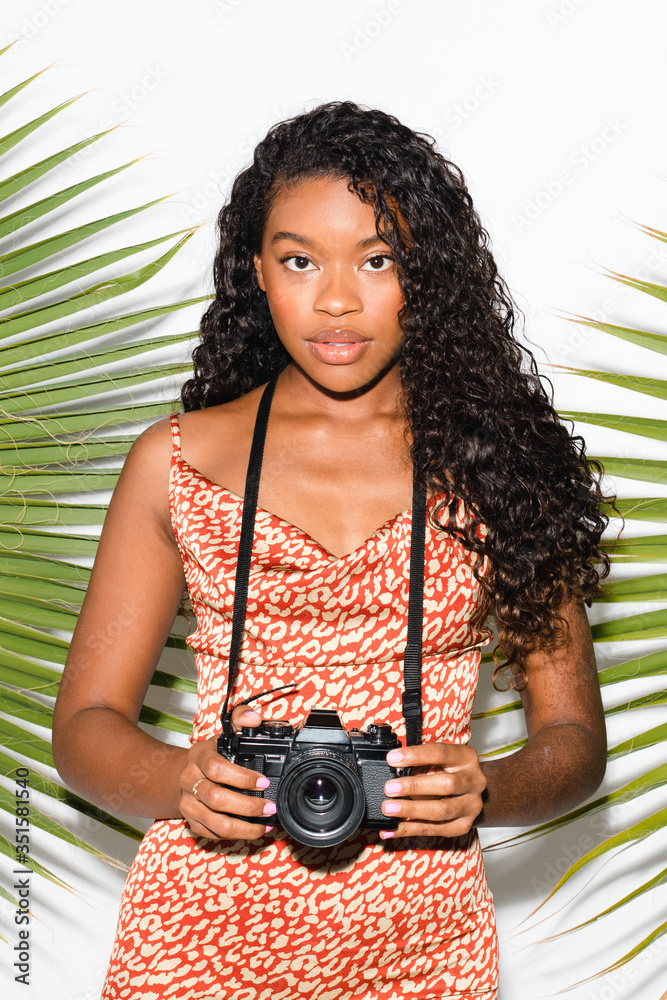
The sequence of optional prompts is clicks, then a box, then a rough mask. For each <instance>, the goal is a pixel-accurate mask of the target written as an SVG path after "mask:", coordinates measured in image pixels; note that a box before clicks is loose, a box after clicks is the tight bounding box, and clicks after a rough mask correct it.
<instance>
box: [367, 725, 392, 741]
mask: <svg viewBox="0 0 667 1000" xmlns="http://www.w3.org/2000/svg"><path fill="white" fill-rule="evenodd" d="M366 732H367V734H368V740H369V742H371V743H386V742H387V741H388V740H391V736H392V728H391V726H390V725H388V724H387V723H386V722H378V723H375V722H371V723H370V724H369V726H368V728H367V730H366Z"/></svg>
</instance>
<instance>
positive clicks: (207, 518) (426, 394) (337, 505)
mask: <svg viewBox="0 0 667 1000" xmlns="http://www.w3.org/2000/svg"><path fill="white" fill-rule="evenodd" d="M219 235H220V245H219V249H218V253H217V256H216V260H215V268H214V275H215V289H216V295H215V299H214V301H213V302H212V303H211V305H210V307H209V309H208V311H207V312H206V314H205V316H204V319H203V322H202V330H201V343H200V344H199V345H198V346H197V347H196V349H195V351H194V377H193V378H192V379H190V380H189V381H187V382H186V383H185V385H184V386H183V389H182V403H183V412H180V413H176V412H174V413H172V414H170V415H169V417H165V418H164V419H161V420H158V421H156V422H155V423H153V424H152V425H151V426H149V427H148V428H147V429H146V430H145V431H144V432H143V433H142V434H140V435H139V437H138V438H137V440H136V441H135V443H134V444H133V446H132V448H131V450H130V453H129V455H128V457H127V460H126V462H125V465H124V467H123V471H122V474H121V476H120V478H119V480H118V484H117V487H116V490H115V492H114V495H113V498H112V501H111V504H110V507H109V512H108V515H107V519H106V522H105V525H104V531H103V533H102V538H101V540H100V546H99V551H98V555H97V559H96V563H95V567H94V570H93V573H92V577H91V581H90V586H89V589H88V592H87V595H86V600H85V602H84V606H83V608H82V612H81V616H80V618H79V621H78V625H77V629H76V632H75V634H74V637H73V641H72V645H71V649H70V654H69V657H68V662H67V665H66V669H65V675H64V680H63V685H62V688H61V693H60V696H59V699H58V704H57V707H56V718H55V726H54V753H55V757H56V761H57V764H58V768H59V770H60V772H61V774H62V775H63V777H64V778H65V779H66V780H67V781H68V782H69V783H70V784H71V785H72V786H73V787H75V788H76V789H77V790H78V791H80V792H82V793H83V794H85V795H86V796H87V797H88V798H90V799H91V800H93V801H95V802H97V803H99V804H100V805H102V806H107V807H108V806H109V805H110V804H112V805H113V807H114V808H115V809H116V810H118V809H121V808H122V809H123V810H124V811H126V812H127V813H129V814H135V815H137V814H141V815H146V816H151V817H155V820H156V822H155V823H154V824H153V825H152V826H151V828H150V830H149V831H148V832H147V834H146V837H145V838H144V841H143V843H142V845H141V847H140V849H139V853H138V855H137V859H136V861H135V863H134V865H133V867H132V870H131V871H130V874H129V876H128V880H127V883H126V887H125V890H124V893H123V900H122V903H121V912H120V918H119V924H118V929H117V934H116V941H115V944H114V949H113V953H112V957H111V962H110V966H109V970H108V974H107V980H106V984H105V989H104V993H103V996H104V998H107V1000H109V998H112V997H113V998H118V997H131V998H136V997H146V998H148V997H150V998H163V997H164V998H166V997H169V998H179V1000H180V998H182V1000H185V998H198V1000H203V998H208V1000H210V998H216V1000H223V998H232V997H233V998H235V1000H260V998H261V1000H268V998H271V1000H276V998H282V997H284V998H287V997H290V998H291V997H296V996H301V995H306V996H317V997H318V998H320V1000H325V998H331V1000H333V998H339V1000H346V998H351V997H364V998H365V1000H374V998H380V997H384V998H389V997H390V998H395V997H396V998H397V997H402V996H409V997H411V998H413V1000H414V998H421V1000H427V998H432V997H450V998H458V1000H463V998H470V997H487V998H494V997H496V995H497V938H496V930H495V919H494V909H493V898H492V895H491V893H490V892H489V889H488V886H487V883H486V878H485V873H484V867H483V863H482V857H481V850H480V845H479V840H478V836H477V829H476V828H477V827H478V826H480V825H493V826H499V825H520V824H533V823H540V822H543V821H545V820H547V819H550V818H551V817H553V816H556V815H558V814H560V813H562V812H564V811H565V810H567V809H569V808H571V807H573V806H574V805H576V804H577V803H578V802H580V801H582V800H583V799H585V798H586V797H588V796H589V795H591V794H592V793H593V792H594V791H595V789H596V788H597V787H598V785H599V783H600V781H601V779H602V776H603V774H604V769H605V756H606V735H605V726H604V715H603V711H602V707H601V702H600V692H599V687H598V683H597V674H596V668H595V659H594V654H593V648H592V642H591V636H590V630H589V627H588V623H587V618H586V614H585V610H584V607H583V604H584V602H586V603H590V600H591V597H592V596H594V595H595V594H596V593H597V592H598V591H599V580H600V579H601V578H603V577H604V576H606V575H607V573H608V572H609V563H608V560H607V557H606V556H605V554H604V553H603V551H602V550H601V549H600V548H599V547H598V543H599V541H600V537H601V535H602V532H603V530H604V528H605V527H606V525H607V523H608V518H607V517H606V516H605V515H604V514H603V513H602V505H603V503H605V502H608V501H607V498H604V497H603V496H602V494H601V492H600V488H599V474H600V472H601V469H600V467H599V466H598V465H596V463H594V462H589V461H588V460H587V459H586V457H585V450H584V445H583V441H582V439H581V438H573V437H571V436H570V434H569V433H568V432H567V431H566V429H565V428H564V427H563V426H562V424H561V423H560V421H559V419H558V416H557V414H556V413H555V411H554V409H553V408H552V406H551V404H550V402H549V400H548V399H547V397H546V394H545V392H544V389H543V387H542V384H541V382H540V379H539V375H538V373H537V368H536V365H535V361H534V358H533V356H532V354H531V353H530V352H528V351H526V352H525V353H526V355H527V356H528V357H529V359H530V364H529V370H528V371H524V370H522V357H523V355H522V349H520V348H519V346H518V344H517V342H516V340H515V339H514V337H513V332H512V331H513V325H514V312H513V307H512V303H511V300H510V297H509V294H508V292H507V290H506V288H505V285H504V283H503V282H502V280H501V279H500V277H499V276H498V274H497V271H496V267H495V264H494V261H493V258H492V256H491V253H490V251H489V249H488V245H487V243H488V237H487V234H486V233H485V231H484V229H483V228H482V227H481V224H480V221H479V219H478V217H477V214H476V212H475V210H474V208H473V205H472V201H471V198H470V195H469V194H468V192H467V190H466V187H465V183H464V180H463V177H462V175H461V172H460V171H459V170H458V168H457V167H455V166H454V165H453V164H452V163H450V162H448V161H447V160H445V159H444V158H443V157H442V156H441V155H440V154H439V153H438V152H437V151H436V149H435V148H434V142H433V140H432V139H430V137H428V136H424V135H420V134H416V133H414V132H413V131H411V130H410V129H408V128H406V127H405V126H403V125H401V124H400V123H399V122H398V121H397V120H396V119H395V118H393V117H391V116H389V115H386V114H384V113H382V112H379V111H373V110H364V109H361V108H360V107H358V106H356V105H354V104H352V103H350V102H342V103H331V104H326V105H322V106H321V107H318V108H315V109H314V110H313V111H310V112H309V113H307V114H304V115H300V116H298V117H296V118H294V119H291V120H290V121H287V122H283V123H280V124H279V125H277V126H275V127H274V128H272V129H271V130H270V131H269V133H268V135H267V136H266V138H265V139H264V140H263V141H262V142H261V143H260V144H259V146H258V147H257V149H256V151H255V156H254V161H253V164H252V165H251V166H250V167H249V168H248V169H247V170H245V171H244V172H243V173H241V174H240V175H239V177H238V178H237V179H236V181H235V183H234V186H233V189H232V193H231V197H230V200H229V203H228V204H227V205H226V206H225V207H224V208H223V209H222V211H221V213H220V216H219ZM524 350H525V349H524ZM274 379H275V381H273V380H274ZM267 384H271V389H272V391H273V399H272V404H271V411H270V419H269V421H268V428H267V431H266V443H265V448H264V462H263V466H262V470H261V482H260V487H259V507H258V509H257V514H256V519H255V526H254V536H253V549H252V560H253V561H252V565H251V572H250V581H249V586H248V604H247V613H246V618H245V631H244V633H243V643H242V647H241V652H240V657H239V664H238V673H237V676H236V679H235V682H234V691H233V699H232V700H233V703H234V704H235V705H236V706H237V707H236V708H235V709H234V712H233V715H232V724H233V727H234V730H235V731H236V732H238V731H239V730H240V727H241V726H242V725H245V726H246V727H250V729H249V730H248V731H249V732H250V731H252V729H253V727H257V726H258V725H259V724H260V723H261V721H262V718H264V719H273V720H277V719H289V720H290V721H291V722H292V723H293V724H298V723H300V722H302V721H303V720H304V719H305V718H306V716H307V715H308V713H309V712H310V710H311V709H314V708H329V709H334V710H335V711H336V712H337V713H338V715H339V717H340V719H341V722H342V724H343V725H344V727H345V728H346V729H348V730H349V729H351V728H352V727H354V726H356V727H358V728H360V729H361V728H364V727H365V726H367V724H368V723H370V722H373V721H375V722H381V723H385V724H389V725H390V726H391V727H392V729H393V730H394V732H395V733H396V734H397V735H398V737H399V739H400V740H401V743H402V744H403V747H402V749H400V750H399V751H394V752H393V755H392V754H388V755H387V762H388V763H389V764H391V765H392V766H395V767H396V768H401V769H403V768H412V774H411V776H410V777H400V776H401V775H405V774H409V773H410V772H409V771H404V770H400V771H397V775H398V776H399V777H397V778H396V779H394V780H392V781H390V782H387V783H386V784H385V785H384V795H385V798H384V799H383V802H382V812H383V814H384V815H385V816H387V817H394V818H395V819H396V820H397V823H396V828H395V830H391V829H387V830H380V831H377V830H371V829H361V828H360V829H358V830H357V832H356V833H355V834H353V835H352V836H350V837H348V838H347V839H346V840H345V841H344V842H342V843H340V844H338V845H335V846H331V847H326V848H320V847H305V846H303V844H301V843H299V842H297V841H296V840H294V839H292V838H290V837H289V836H288V835H287V834H286V833H285V832H284V830H282V829H281V827H280V826H275V825H273V823H272V819H271V817H272V815H273V814H274V813H275V806H274V804H273V802H271V801H269V800H268V799H267V798H264V797H262V791H261V790H262V789H263V788H264V787H266V785H267V779H265V778H263V777H260V778H258V776H257V773H256V772H255V771H252V770H249V769H248V768H245V767H241V766H240V765H238V764H235V763H232V762H231V761H230V760H229V759H226V758H225V757H224V756H222V755H220V754H219V753H218V752H217V749H216V746H217V744H216V737H217V735H218V733H219V731H220V712H221V709H222V706H223V702H224V699H225V692H226V685H227V675H228V672H227V666H228V658H229V654H230V642H231V628H232V626H231V617H232V606H233V600H234V587H235V582H234V573H235V569H236V563H237V555H238V550H239V533H240V528H241V517H242V510H243V495H244V488H245V478H246V468H247V466H248V456H249V453H250V446H251V441H252V438H253V432H254V427H255V420H256V417H257V413H258V407H259V401H260V399H261V397H262V395H263V393H264V391H265V390H266V389H267ZM413 472H414V474H415V477H416V481H418V482H421V483H422V484H423V487H424V488H425V490H426V491H427V500H426V529H425V530H426V539H425V549H424V556H425V565H424V584H423V586H424V600H423V623H422V624H423V627H422V635H423V651H422V652H423V656H422V680H421V700H422V706H423V727H422V742H421V743H419V744H417V745H410V746H406V745H405V744H406V726H405V720H404V718H403V714H402V702H401V695H402V689H403V675H402V661H403V652H404V650H405V633H406V626H407V603H408V589H409V560H410V548H411V546H410V535H411V514H412V508H411V504H412V497H413V493H412V489H413ZM596 472H597V474H598V475H597V477H596V474H595V473H596ZM596 563H598V564H600V565H601V572H598V570H597V569H596V568H595V564H596ZM186 585H187V588H188V590H189V594H190V598H191V600H192V604H193V607H194V608H195V611H196V613H197V628H196V630H195V632H193V633H191V634H190V636H188V643H189V644H190V645H191V646H192V647H193V649H195V651H196V661H197V666H198V672H199V693H198V706H197V713H196V717H195V724H194V732H193V735H192V745H191V747H190V748H189V749H184V748H179V747H173V746H166V745H164V744H162V743H160V742H159V741H157V740H155V739H153V738H152V737H151V736H149V735H147V734H146V733H144V732H143V731H142V730H140V729H139V728H138V727H137V720H138V716H139V710H140V707H141V705H142V702H143V699H144V696H145V693H146V690H147V687H148V684H149V682H150V679H151V676H152V672H153V669H154V667H155V664H156V662H157V661H158V659H159V656H160V654H161V651H162V649H163V647H164V643H165V639H166V637H167V635H168V632H169V630H170V627H171V625H172V623H173V619H174V616H175V614H176V612H177V610H178V607H179V605H180V602H181V599H182V596H183V591H184V587H185V586H186ZM490 613H493V615H494V616H495V621H496V624H497V627H498V643H499V647H500V649H501V650H502V652H503V653H504V655H505V657H506V661H505V664H504V665H499V666H497V667H496V672H495V673H494V683H495V684H496V685H497V686H502V687H505V688H507V687H509V686H514V687H516V688H518V689H519V690H520V691H521V697H522V700H523V706H524V710H525V715H526V725H527V730H528V742H527V743H526V745H525V746H524V747H523V748H522V749H521V750H520V751H519V752H517V753H515V754H512V755H511V756H508V757H504V758H502V759H499V760H494V761H489V762H483V763H480V761H479V759H478V756H477V754H476V752H475V751H474V749H473V748H472V747H471V746H470V745H469V743H468V740H469V737H470V730H469V722H470V713H471V709H472V702H473V698H474V695H475V689H476V685H477V671H478V666H479V660H480V655H481V653H480V647H481V646H482V645H484V644H486V643H487V642H488V640H489V638H490V637H491V636H492V633H491V632H490V630H489V629H488V628H487V627H486V626H485V624H484V622H485V621H486V619H487V617H488V615H489V614H490ZM117 621H124V622H126V629H125V631H124V633H123V634H122V636H121V638H120V639H118V638H117V637H116V632H115V631H114V632H113V636H114V638H113V641H112V639H111V638H109V640H108V641H106V640H105V638H104V637H105V635H109V634H110V629H109V626H110V624H111V623H116V622H117ZM93 640H94V641H93ZM91 649H94V651H95V652H94V655H93V653H92V652H90V650H91ZM289 686H291V689H290V688H289ZM276 688H283V689H284V690H282V691H274V689H276ZM267 691H269V692H271V691H274V693H273V699H272V700H271V699H270V698H269V696H268V695H265V700H264V701H263V702H261V703H260V704H261V706H262V707H261V711H260V710H255V709H257V703H256V704H255V709H248V708H245V707H244V706H243V705H240V704H239V702H241V701H247V700H249V699H251V698H255V697H256V696H257V695H259V694H261V693H262V692H267ZM243 713H245V714H243ZM111 748H112V749H111ZM253 790H259V794H257V795H254V796H253V795H248V794H246V793H247V792H251V791H253ZM274 822H275V821H274ZM388 825H389V824H388Z"/></svg>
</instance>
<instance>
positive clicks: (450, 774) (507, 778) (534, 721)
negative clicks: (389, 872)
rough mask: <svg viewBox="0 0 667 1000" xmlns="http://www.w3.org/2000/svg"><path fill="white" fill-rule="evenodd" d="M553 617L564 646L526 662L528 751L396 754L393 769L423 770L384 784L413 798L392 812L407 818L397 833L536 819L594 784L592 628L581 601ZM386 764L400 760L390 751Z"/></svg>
mask: <svg viewBox="0 0 667 1000" xmlns="http://www.w3.org/2000/svg"><path fill="white" fill-rule="evenodd" d="M560 613H561V616H562V617H563V618H565V619H566V620H567V621H568V623H569V635H568V639H567V642H566V643H565V644H564V645H563V646H561V647H560V648H559V649H551V648H543V649H541V650H539V651H535V652H533V653H531V654H529V655H528V656H527V657H526V659H525V665H524V668H525V672H526V679H527V685H526V688H525V689H524V690H523V691H522V692H521V700H522V702H523V706H524V712H525V716H526V727H527V731H528V742H527V743H526V745H525V746H524V747H522V749H521V750H519V751H517V752H516V753H513V754H510V755H509V756H507V757H503V758H501V759H500V760H495V761H484V762H481V763H480V761H479V759H478V757H477V753H476V752H475V750H474V749H473V748H472V747H471V746H469V745H467V746H458V745H455V744H451V743H435V744H434V743H431V744H428V743H425V744H422V745H421V746H419V747H410V748H409V749H406V750H404V751H402V752H401V758H402V759H401V761H400V766H408V765H412V766H418V767H422V768H426V767H428V768H429V770H428V773H422V774H417V775H414V776H413V777H411V778H403V779H400V781H399V782H398V784H399V785H400V791H398V790H393V791H390V790H389V789H387V788H385V791H386V792H387V793H388V795H389V796H390V797H391V796H399V795H403V796H407V795H411V796H412V799H409V800H407V801H406V800H405V799H404V800H403V802H401V803H400V806H399V811H398V812H397V813H396V814H397V815H398V816H399V817H406V818H407V817H408V816H409V817H411V819H412V821H411V822H401V824H400V826H399V829H398V830H397V831H396V833H395V834H394V836H459V835H461V834H464V833H466V832H467V831H468V830H469V829H470V827H471V826H473V825H475V826H481V825H484V826H523V825H532V824H534V823H542V822H545V821H547V820H549V819H552V818H553V817H555V816H559V815H561V814H562V813H564V812H566V811H568V810H569V809H571V808H573V807H574V806H576V805H577V804H578V803H579V802H582V801H583V800H584V799H586V798H588V796H589V795H592V794H593V792H594V791H595V789H596V788H597V787H598V786H599V784H600V782H601V781H602V778H603V776H604V772H605V766H606V751H607V739H606V729H605V720H604V711H603V708H602V700H601V697H600V687H599V683H598V678H597V669H596V664H595V656H594V653H593V642H592V638H591V632H590V627H589V625H588V619H587V617H586V612H585V609H584V607H583V605H582V604H581V603H580V602H576V601H570V602H569V603H568V604H567V605H565V606H564V607H563V608H562V609H561V612H560ZM387 759H388V761H389V762H390V763H399V762H398V761H397V759H396V758H395V757H394V755H393V752H392V754H390V755H388V757H387ZM392 784H396V783H395V782H393V783H392ZM415 798H419V799H420V802H419V806H417V807H416V806H415V802H414V799H415ZM399 801H400V800H399ZM396 804H397V805H398V804H399V803H396ZM383 811H385V812H386V811H387V810H386V809H385V805H384V804H383ZM381 836H384V834H381Z"/></svg>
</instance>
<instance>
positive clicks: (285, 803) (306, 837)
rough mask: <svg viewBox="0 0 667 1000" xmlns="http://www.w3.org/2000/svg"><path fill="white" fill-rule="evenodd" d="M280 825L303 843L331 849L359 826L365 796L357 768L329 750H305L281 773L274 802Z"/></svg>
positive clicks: (364, 807)
mask: <svg viewBox="0 0 667 1000" xmlns="http://www.w3.org/2000/svg"><path fill="white" fill-rule="evenodd" d="M276 805H277V806H278V814H279V816H280V822H281V824H282V826H283V827H284V829H285V830H286V832H287V833H289V834H290V836H292V837H294V839H295V840H298V841H299V842H300V843H302V844H307V845H309V846H312V847H332V846H333V845H334V844H341V843H342V842H343V841H344V840H347V838H348V837H349V836H351V834H353V833H354V832H355V830H357V829H358V828H359V826H360V825H361V821H362V820H363V818H364V814H365V812H366V796H365V794H364V789H363V786H362V784H361V779H360V777H359V775H358V774H357V773H356V767H355V765H354V764H352V763H351V762H350V761H349V760H348V759H347V758H346V756H344V755H343V754H339V753H336V752H335V751H331V750H320V749H318V750H306V751H304V752H303V753H301V754H299V755H298V757H296V758H295V759H294V760H293V761H292V763H291V764H290V765H289V767H288V768H287V770H285V771H284V772H283V775H282V778H281V780H280V784H279V786H278V794H277V802H276Z"/></svg>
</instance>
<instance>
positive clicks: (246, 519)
mask: <svg viewBox="0 0 667 1000" xmlns="http://www.w3.org/2000/svg"><path fill="white" fill-rule="evenodd" d="M277 381H278V375H274V376H273V378H272V379H271V381H270V382H269V383H268V384H267V386H266V388H265V389H264V392H263V393H262V398H261V399H260V401H259V407H258V409H257V417H256V419H255V429H254V432H253V437H252V445H251V447H250V458H249V460H248V471H247V474H246V484H245V494H244V497H243V514H242V518H241V538H240V541H239V553H238V560H237V564H236V578H235V587H234V610H233V613H232V639H231V645H230V649H229V678H228V682H227V697H226V698H225V704H224V706H223V709H222V716H221V719H222V731H223V735H224V736H226V737H228V738H230V737H231V735H232V723H231V715H232V712H231V710H230V708H229V699H230V696H231V692H232V688H233V686H234V679H235V677H236V671H237V666H238V657H239V650H240V648H241V640H242V638H243V626H244V624H245V613H246V603H247V599H248V579H249V576H250V557H251V554H252V542H253V535H254V530H255V516H256V513H257V496H258V493H259V477H260V473H261V470H262V457H263V454H264V441H265V438H266V427H267V424H268V420H269V410H270V409H271V401H272V399H273V393H274V391H275V388H276V382H277ZM425 534H426V490H425V488H424V485H423V483H421V482H420V481H419V480H418V479H417V477H416V476H415V477H414V478H413V485H412V534H411V543H410V598H409V603H408V637H407V644H406V648H405V656H404V660H403V674H404V693H403V703H402V707H403V718H404V719H405V731H406V746H416V745H417V744H419V743H421V723H422V706H421V660H422V615H423V596H424V542H425ZM293 686H294V685H293V684H287V685H285V687H283V688H274V689H273V691H283V690H285V688H286V687H293ZM273 691H264V692H262V694H272V693H273ZM259 697H262V695H255V696H254V697H253V698H247V699H246V700H245V701H243V702H240V704H242V705H245V704H249V703H250V702H251V701H254V700H255V698H259ZM235 707H236V706H235Z"/></svg>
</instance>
